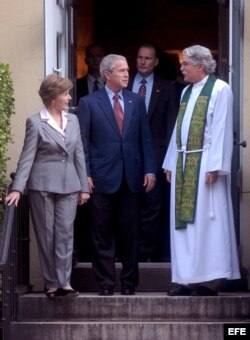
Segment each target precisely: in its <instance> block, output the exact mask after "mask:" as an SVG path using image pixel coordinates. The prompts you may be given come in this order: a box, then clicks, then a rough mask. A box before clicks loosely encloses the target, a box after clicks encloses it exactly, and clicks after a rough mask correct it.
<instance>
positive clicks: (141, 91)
mask: <svg viewBox="0 0 250 340" xmlns="http://www.w3.org/2000/svg"><path fill="white" fill-rule="evenodd" d="M146 82H147V81H146V79H142V80H141V82H140V83H141V86H140V87H139V91H138V94H139V96H141V97H145V96H146Z"/></svg>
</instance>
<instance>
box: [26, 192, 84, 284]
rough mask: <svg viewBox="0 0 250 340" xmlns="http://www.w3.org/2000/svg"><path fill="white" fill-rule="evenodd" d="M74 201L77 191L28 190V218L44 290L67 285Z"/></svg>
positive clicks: (71, 249) (70, 258)
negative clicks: (30, 221)
mask: <svg viewBox="0 0 250 340" xmlns="http://www.w3.org/2000/svg"><path fill="white" fill-rule="evenodd" d="M77 200H78V192H76V193H71V194H55V193H50V192H41V191H33V190H30V191H29V201H30V212H31V218H32V222H33V225H34V231H35V235H36V239H37V246H38V254H39V259H40V265H41V270H42V275H43V277H44V280H45V287H46V288H47V289H49V288H54V287H55V288H56V287H58V288H59V287H63V286H65V285H69V284H70V276H71V270H72V251H73V236H74V235H73V233H74V219H75V215H76V207H77Z"/></svg>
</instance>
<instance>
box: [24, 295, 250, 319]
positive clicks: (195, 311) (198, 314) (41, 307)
mask: <svg viewBox="0 0 250 340" xmlns="http://www.w3.org/2000/svg"><path fill="white" fill-rule="evenodd" d="M248 319H250V293H233V294H232V293H219V296H215V297H169V296H167V295H166V294H164V293H137V294H136V295H134V296H122V295H120V294H118V293H116V294H114V295H113V296H104V297H103V296H98V295H97V294H93V293H92V294H91V293H88V294H83V293H81V294H80V295H79V296H78V297H76V298H54V299H48V298H47V297H46V296H45V294H39V293H33V294H25V295H22V296H20V297H19V308H18V321H32V322H35V321H39V322H48V321H50V322H51V321H65V322H66V321H79V322H80V321H94V320H95V321H126V322H128V321H138V322H139V321H141V322H145V321H155V322H156V321H161V322H170V321H171V322H174V321H175V322H176V321H186V322H190V321H191V322H193V321H196V322H197V321H199V322H211V321H214V322H215V321H222V320H225V321H230V322H233V321H237V320H241V321H242V320H248Z"/></svg>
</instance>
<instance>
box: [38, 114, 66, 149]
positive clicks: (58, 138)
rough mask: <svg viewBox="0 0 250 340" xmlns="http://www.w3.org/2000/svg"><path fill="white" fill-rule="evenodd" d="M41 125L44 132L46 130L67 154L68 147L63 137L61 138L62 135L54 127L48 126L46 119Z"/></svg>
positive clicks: (42, 120)
mask: <svg viewBox="0 0 250 340" xmlns="http://www.w3.org/2000/svg"><path fill="white" fill-rule="evenodd" d="M41 124H42V128H43V130H45V131H46V132H47V134H48V135H50V137H51V138H52V139H54V140H55V141H56V142H57V143H58V144H59V145H60V146H61V147H62V148H63V149H64V150H65V151H66V152H67V148H66V145H65V143H64V141H63V139H62V137H61V136H60V133H59V132H58V131H56V130H55V129H54V128H53V127H52V126H50V125H49V124H47V120H46V119H41ZM67 128H68V126H67Z"/></svg>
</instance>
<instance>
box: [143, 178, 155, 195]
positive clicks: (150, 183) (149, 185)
mask: <svg viewBox="0 0 250 340" xmlns="http://www.w3.org/2000/svg"><path fill="white" fill-rule="evenodd" d="M155 181H156V179H155V175H145V176H144V183H143V186H144V188H145V190H146V192H149V191H151V190H152V189H153V187H154V186H155Z"/></svg>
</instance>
